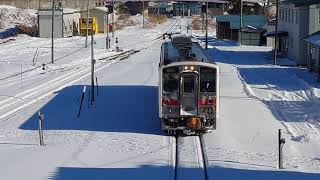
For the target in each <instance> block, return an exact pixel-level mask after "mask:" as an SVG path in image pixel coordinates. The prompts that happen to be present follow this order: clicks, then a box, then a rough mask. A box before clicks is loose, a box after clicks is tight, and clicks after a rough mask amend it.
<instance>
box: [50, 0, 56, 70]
mask: <svg viewBox="0 0 320 180" xmlns="http://www.w3.org/2000/svg"><path fill="white" fill-rule="evenodd" d="M55 3H56V2H55V0H52V16H51V63H52V64H53V61H54V39H53V38H54V37H53V36H54V35H53V34H54V11H55V8H56V5H55Z"/></svg>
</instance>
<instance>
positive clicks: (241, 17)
mask: <svg viewBox="0 0 320 180" xmlns="http://www.w3.org/2000/svg"><path fill="white" fill-rule="evenodd" d="M240 1H241V2H240V33H239V44H240V46H241V44H242V23H243V22H242V20H243V1H242V0H240ZM231 38H232V37H231Z"/></svg>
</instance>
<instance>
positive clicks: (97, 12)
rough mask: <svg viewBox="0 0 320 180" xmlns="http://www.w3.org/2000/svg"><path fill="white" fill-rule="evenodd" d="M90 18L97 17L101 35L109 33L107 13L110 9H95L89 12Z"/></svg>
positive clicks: (102, 7)
mask: <svg viewBox="0 0 320 180" xmlns="http://www.w3.org/2000/svg"><path fill="white" fill-rule="evenodd" d="M89 13H90V17H95V18H96V19H97V23H98V32H99V33H107V13H108V8H107V7H104V6H101V7H94V8H92V9H90V11H89ZM110 22H111V18H110V15H109V24H110Z"/></svg>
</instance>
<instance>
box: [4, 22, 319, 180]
mask: <svg viewBox="0 0 320 180" xmlns="http://www.w3.org/2000/svg"><path fill="white" fill-rule="evenodd" d="M186 24H188V20H187V19H180V18H178V19H170V20H169V21H168V22H166V23H165V24H162V25H158V26H157V27H155V28H152V29H145V30H143V29H141V24H140V25H139V26H133V27H126V28H124V29H123V30H122V31H120V32H116V34H115V37H118V38H119V47H120V48H121V49H124V51H125V52H126V51H129V50H132V49H133V50H139V52H137V53H135V54H132V55H131V56H130V57H128V58H126V59H122V60H121V58H112V57H113V56H114V55H116V54H119V52H118V53H115V52H114V51H107V50H105V48H104V47H105V37H106V36H105V35H97V36H95V44H94V52H95V58H96V59H100V60H97V63H96V66H95V67H96V69H95V70H96V71H95V76H96V77H97V79H98V84H99V88H98V89H96V91H95V92H96V93H97V91H98V92H99V95H98V96H96V101H95V103H94V104H93V105H90V104H89V98H88V97H89V92H88V91H89V89H90V88H89V87H90V86H89V85H90V80H91V78H90V48H88V49H85V48H84V41H85V38H84V37H73V38H63V39H56V47H57V48H56V51H55V59H56V60H57V61H56V62H55V63H54V64H50V63H49V62H50V61H51V59H50V53H51V52H50V39H39V38H31V37H28V36H24V35H19V36H18V38H17V40H16V41H10V42H8V43H5V44H0V58H1V59H0V70H1V78H2V80H0V160H1V163H0V179H1V180H2V179H4V180H21V179H32V180H42V179H51V180H70V179H77V180H81V179H83V180H87V179H91V180H101V179H137V180H138V179H139V180H140V179H159V180H164V179H174V178H175V170H174V164H175V161H176V159H175V151H178V152H179V153H180V156H179V159H178V165H179V166H180V167H181V168H179V169H178V171H177V173H178V177H179V179H200V178H201V177H203V173H202V171H201V168H203V164H201V161H202V160H201V159H199V158H198V157H200V156H199V153H200V152H199V142H198V140H197V139H196V138H195V137H184V138H182V139H179V142H178V143H179V146H180V147H179V149H175V148H176V147H175V143H176V142H175V140H174V138H173V137H170V136H165V135H164V134H163V133H162V132H161V131H160V123H159V119H158V100H157V91H158V87H157V86H158V63H159V56H160V46H161V43H162V42H163V40H161V38H159V37H160V35H161V34H162V33H164V32H166V31H167V30H168V29H170V28H171V27H172V26H173V25H182V27H186ZM182 29H183V31H184V32H185V31H186V29H184V28H182ZM176 30H178V31H179V26H174V28H171V31H176ZM193 33H196V34H194V36H195V37H197V38H198V40H199V41H203V37H201V32H193ZM112 41H113V47H112V49H115V47H114V46H115V45H114V38H113V40H112ZM209 44H210V50H209V53H210V55H211V56H212V58H213V59H214V61H215V62H217V64H218V65H219V66H220V69H221V72H220V80H221V87H220V91H221V102H220V110H221V112H220V114H219V116H220V117H219V120H218V124H217V130H216V131H214V132H212V133H209V134H206V135H204V139H203V143H204V153H205V160H206V162H207V167H208V169H207V170H208V173H209V175H208V177H209V179H228V180H229V179H250V180H251V179H254V180H256V179H271V178H272V179H290V180H292V179H308V180H309V179H312V180H313V179H319V177H320V174H319V171H320V145H319V140H320V139H319V135H320V134H319V133H320V127H319V112H318V108H319V99H318V97H319V95H320V92H319V87H320V86H319V85H317V84H316V83H315V77H313V75H311V74H309V73H308V72H307V71H305V70H303V69H298V68H294V67H284V66H273V65H271V62H272V61H271V60H270V59H267V58H268V57H269V56H268V51H270V49H268V48H265V47H248V46H241V47H239V46H236V43H234V42H230V41H221V40H216V39H213V38H211V39H210V41H209ZM37 48H38V49H39V51H40V56H39V57H40V58H39V60H38V61H37V64H36V66H37V65H41V64H42V63H46V64H47V66H48V67H47V69H46V70H42V69H41V68H36V69H35V70H32V71H29V72H26V73H23V74H22V76H20V75H18V76H13V77H10V78H6V77H8V76H10V75H12V74H14V73H19V72H20V71H21V64H22V65H23V66H22V68H23V70H27V69H32V68H33V67H34V66H33V65H32V57H33V54H34V53H35V51H36V50H37ZM4 71H6V72H4ZM2 72H4V73H2ZM84 86H86V87H87V91H86V96H85V99H84V104H83V108H82V112H81V116H80V118H77V113H78V109H79V104H80V97H81V92H82V89H83V87H84ZM96 95H97V94H96ZM39 110H40V111H41V112H42V113H43V114H44V117H45V119H44V121H43V126H44V141H45V144H46V146H44V147H40V146H38V131H37V112H38V111H39ZM279 128H281V129H282V131H283V135H284V137H285V138H286V144H285V145H284V154H285V157H284V167H285V169H284V170H278V169H277V131H278V129H279ZM180 140H181V141H180Z"/></svg>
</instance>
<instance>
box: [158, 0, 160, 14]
mask: <svg viewBox="0 0 320 180" xmlns="http://www.w3.org/2000/svg"><path fill="white" fill-rule="evenodd" d="M159 14H160V1H158V15H159Z"/></svg>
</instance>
